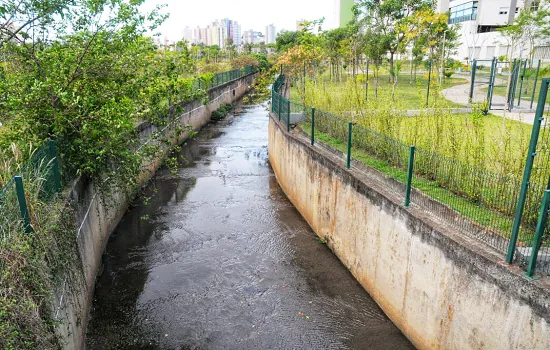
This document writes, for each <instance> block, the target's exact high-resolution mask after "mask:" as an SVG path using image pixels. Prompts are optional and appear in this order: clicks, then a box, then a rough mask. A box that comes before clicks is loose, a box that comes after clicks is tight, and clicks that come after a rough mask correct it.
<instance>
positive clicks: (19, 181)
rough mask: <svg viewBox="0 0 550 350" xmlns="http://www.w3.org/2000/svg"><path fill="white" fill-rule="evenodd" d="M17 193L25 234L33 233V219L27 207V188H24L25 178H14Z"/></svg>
mask: <svg viewBox="0 0 550 350" xmlns="http://www.w3.org/2000/svg"><path fill="white" fill-rule="evenodd" d="M13 179H14V180H15V191H16V193H17V200H18V202H19V211H20V213H21V220H22V221H23V225H24V226H25V232H27V233H32V226H31V217H30V215H29V207H28V206H27V198H25V188H24V187H23V178H22V177H21V176H14V177H13Z"/></svg>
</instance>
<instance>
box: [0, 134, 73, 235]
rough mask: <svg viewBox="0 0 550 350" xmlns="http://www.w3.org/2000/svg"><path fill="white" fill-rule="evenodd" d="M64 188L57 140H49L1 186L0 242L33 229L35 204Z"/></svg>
mask: <svg viewBox="0 0 550 350" xmlns="http://www.w3.org/2000/svg"><path fill="white" fill-rule="evenodd" d="M61 189H62V183H61V170H60V167H59V161H58V158H57V150H56V144H55V142H54V141H48V142H46V143H45V144H44V145H42V147H40V148H39V149H37V150H36V151H35V152H34V153H33V154H32V156H31V157H30V159H29V160H28V161H27V163H26V164H25V165H24V166H23V167H22V169H21V171H20V172H19V173H18V174H17V175H15V176H13V177H12V179H11V180H10V181H9V182H8V183H7V184H6V185H5V186H4V187H3V188H1V189H0V242H2V241H4V240H6V239H7V238H9V237H10V236H12V235H14V234H17V233H18V232H24V231H25V232H27V233H30V232H32V231H33V228H32V215H31V214H32V210H33V209H35V208H33V206H32V205H33V204H35V203H38V202H43V203H48V202H49V201H50V200H51V199H52V198H53V196H54V195H55V194H56V193H58V192H60V191H61Z"/></svg>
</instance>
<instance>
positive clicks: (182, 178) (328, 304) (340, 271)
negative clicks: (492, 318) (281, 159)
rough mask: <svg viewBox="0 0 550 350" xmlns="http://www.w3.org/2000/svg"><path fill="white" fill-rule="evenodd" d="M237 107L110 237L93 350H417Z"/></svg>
mask: <svg viewBox="0 0 550 350" xmlns="http://www.w3.org/2000/svg"><path fill="white" fill-rule="evenodd" d="M239 109H242V110H241V111H240V113H236V115H235V116H229V117H228V118H227V119H226V120H224V121H222V122H220V123H218V124H216V125H212V126H209V127H207V128H205V129H204V130H203V131H201V133H200V134H199V135H198V136H197V137H196V138H195V139H194V140H193V141H190V142H188V143H187V144H186V145H185V146H184V147H183V149H182V151H181V153H180V154H179V163H180V166H179V169H178V170H177V171H175V172H174V171H173V170H172V171H170V170H163V171H161V172H160V173H159V174H158V175H157V176H156V177H155V178H154V180H153V181H152V183H151V185H150V186H149V187H147V188H146V189H145V193H144V197H145V198H144V199H143V200H141V201H140V202H139V203H137V204H136V205H135V206H134V207H133V208H132V209H131V210H130V211H129V212H128V213H127V214H126V215H125V217H124V218H123V220H122V221H121V223H120V224H119V226H118V228H117V229H116V231H115V232H114V233H113V235H112V236H111V239H110V241H109V243H108V246H107V250H106V252H105V255H104V259H103V263H104V268H103V272H102V274H101V276H100V277H99V279H98V282H97V286H96V290H95V296H94V303H93V310H92V313H91V320H90V323H89V327H88V336H87V348H88V349H409V348H412V346H411V344H410V343H409V342H408V341H407V339H406V338H405V337H404V336H403V335H402V334H401V333H400V332H399V330H398V329H397V328H396V327H395V326H394V325H393V324H392V323H391V322H390V321H389V320H388V318H387V317H386V316H385V315H384V314H383V312H382V311H381V310H380V308H379V307H378V306H377V305H376V303H375V302H374V301H373V300H372V299H371V298H370V297H369V295H368V294H367V293H366V292H365V291H364V290H363V289H362V287H361V286H360V285H359V284H358V283H357V282H356V281H355V280H354V278H353V277H352V276H351V274H350V273H349V272H348V271H347V270H346V268H345V267H344V266H343V265H342V264H341V263H340V262H339V261H338V259H337V258H336V257H335V256H334V255H333V254H332V253H331V252H330V250H329V249H328V248H327V247H326V246H325V245H324V244H322V243H321V242H320V241H319V240H318V239H316V236H315V234H314V233H313V232H312V231H311V229H310V228H309V226H308V225H307V223H306V222H305V221H304V220H303V219H302V218H301V216H300V214H299V213H298V212H297V211H296V209H295V208H294V207H293V206H292V204H291V203H290V202H289V201H288V200H287V199H286V198H285V195H284V193H283V192H282V191H281V189H280V188H279V186H278V184H277V181H276V179H275V177H274V175H273V172H272V170H271V169H270V167H269V164H268V157H267V125H268V116H267V112H266V110H265V106H261V105H255V106H249V107H240V108H238V110H239Z"/></svg>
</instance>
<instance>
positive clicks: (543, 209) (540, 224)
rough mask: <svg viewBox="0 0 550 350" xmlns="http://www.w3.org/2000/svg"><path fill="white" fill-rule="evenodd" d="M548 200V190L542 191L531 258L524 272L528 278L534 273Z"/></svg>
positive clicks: (546, 215) (549, 195)
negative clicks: (542, 195)
mask: <svg viewBox="0 0 550 350" xmlns="http://www.w3.org/2000/svg"><path fill="white" fill-rule="evenodd" d="M548 202H550V190H546V191H544V197H543V198H542V205H541V207H540V215H539V220H538V221H537V229H536V231H535V240H534V242H533V249H531V259H529V266H528V267H527V273H526V274H525V275H526V276H527V277H529V278H532V277H533V275H534V273H535V267H536V265H537V258H538V254H539V249H540V243H541V241H542V234H543V233H544V229H545V227H546V219H547V218H548Z"/></svg>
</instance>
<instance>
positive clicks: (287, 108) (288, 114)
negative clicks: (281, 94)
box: [286, 100, 290, 132]
mask: <svg viewBox="0 0 550 350" xmlns="http://www.w3.org/2000/svg"><path fill="white" fill-rule="evenodd" d="M286 103H287V105H286V112H287V115H286V131H287V132H290V100H287V101H286Z"/></svg>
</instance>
